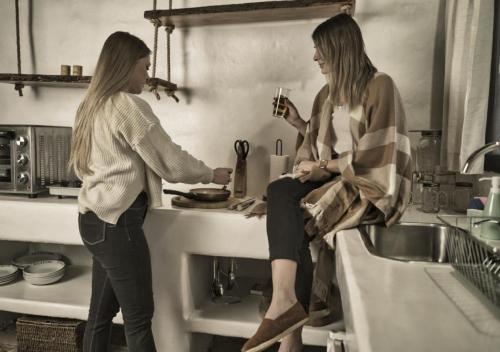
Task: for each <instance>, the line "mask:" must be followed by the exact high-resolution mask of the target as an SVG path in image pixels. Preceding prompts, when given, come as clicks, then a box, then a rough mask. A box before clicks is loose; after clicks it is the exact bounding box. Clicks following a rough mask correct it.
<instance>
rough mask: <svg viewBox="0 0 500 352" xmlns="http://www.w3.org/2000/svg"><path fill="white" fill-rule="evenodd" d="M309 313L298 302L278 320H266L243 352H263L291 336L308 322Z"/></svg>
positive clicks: (246, 344)
mask: <svg viewBox="0 0 500 352" xmlns="http://www.w3.org/2000/svg"><path fill="white" fill-rule="evenodd" d="M308 319H309V318H308V316H307V313H306V312H305V311H304V308H302V305H301V304H300V303H299V302H296V303H295V304H294V305H293V306H292V307H290V309H288V310H287V311H286V312H285V313H283V314H281V315H280V316H279V317H277V318H276V319H274V320H273V319H264V320H262V323H260V325H259V328H258V329H257V332H256V333H255V335H253V336H252V337H251V338H250V340H248V341H247V342H246V343H245V345H244V346H243V348H242V349H241V351H242V352H257V351H262V350H264V349H266V348H268V347H269V346H271V345H272V344H274V343H275V342H277V341H279V340H281V339H282V338H283V337H285V336H287V335H289V334H291V333H292V332H293V331H294V330H296V329H298V328H300V327H301V326H302V325H304V324H305V323H306V322H307V320H308Z"/></svg>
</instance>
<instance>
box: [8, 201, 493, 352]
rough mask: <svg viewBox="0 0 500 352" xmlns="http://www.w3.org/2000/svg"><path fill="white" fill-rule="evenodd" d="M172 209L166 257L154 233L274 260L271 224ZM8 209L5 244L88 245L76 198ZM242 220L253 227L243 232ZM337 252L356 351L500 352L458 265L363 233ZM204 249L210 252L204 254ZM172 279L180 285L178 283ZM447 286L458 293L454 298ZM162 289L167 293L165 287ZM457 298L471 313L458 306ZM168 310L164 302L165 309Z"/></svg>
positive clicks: (341, 238)
mask: <svg viewBox="0 0 500 352" xmlns="http://www.w3.org/2000/svg"><path fill="white" fill-rule="evenodd" d="M164 204H165V206H164V207H162V208H159V209H155V210H153V211H152V214H154V215H155V216H151V217H149V220H148V221H147V223H146V225H145V227H146V233H149V236H148V239H149V240H153V238H154V240H155V241H157V242H158V248H162V249H161V250H160V249H158V251H160V252H162V251H164V249H163V248H170V247H171V246H172V245H173V243H172V242H171V241H170V240H169V239H168V237H169V236H167V237H163V236H162V237H157V236H158V234H156V233H154V232H158V230H159V229H161V231H162V233H165V234H175V236H176V237H179V241H182V248H183V251H185V252H187V253H200V254H207V255H219V256H224V255H232V256H242V257H251V258H262V259H264V258H266V256H267V241H266V236H265V221H264V220H263V219H260V220H257V219H250V220H244V218H243V217H242V214H241V213H235V212H231V211H227V210H198V209H196V210H193V209H180V208H172V207H171V206H170V205H169V204H170V202H169V199H168V197H166V196H165V199H164ZM0 210H1V211H0V224H2V226H0V238H1V239H2V240H13V241H29V242H48V243H63V244H77V245H81V244H82V243H81V240H80V236H79V234H78V226H77V221H76V218H77V204H76V200H75V199H71V198H66V199H58V198H55V197H41V198H38V199H29V198H23V197H19V196H16V197H14V196H0ZM158 215H159V216H158ZM241 220H244V223H245V224H246V225H245V226H243V227H242V226H241V224H242V221H241ZM402 220H403V221H414V222H439V221H438V220H437V219H436V217H435V214H424V213H421V212H418V211H416V210H415V208H410V209H409V210H408V212H407V213H406V214H405V216H404V218H403V219H402ZM200 227H201V228H203V229H204V230H206V231H209V232H210V233H212V232H214V231H215V232H217V233H218V234H219V235H218V236H217V238H219V239H220V240H221V241H223V242H224V243H225V245H224V246H223V247H224V248H221V246H220V242H219V241H217V242H218V244H217V243H215V242H213V241H212V242H210V241H209V242H210V243H206V241H204V242H203V243H201V242H200V240H201V237H200V236H199V234H198V233H199V229H200ZM195 229H198V230H197V231H195ZM234 229H238V231H236V232H234ZM211 230H214V231H211ZM181 232H182V233H181ZM231 232H233V233H231ZM163 242H165V243H163ZM179 243H180V242H179ZM337 246H338V247H337V248H338V250H337V251H336V255H337V259H338V267H337V273H338V276H339V281H340V286H341V291H342V293H343V297H346V298H347V299H345V300H344V302H343V303H344V305H345V307H346V308H348V310H347V314H346V317H345V321H346V327H347V328H348V331H347V335H346V339H347V342H348V343H347V345H348V347H349V348H350V349H349V351H354V350H359V351H363V352H365V351H366V352H370V351H384V352H386V351H388V352H390V351H394V352H396V351H398V352H399V351H464V352H465V351H467V352H468V351H474V350H481V351H498V350H500V337H499V336H498V335H500V328H498V329H497V330H496V331H498V333H495V332H493V335H495V336H491V335H492V334H491V333H490V334H489V335H488V334H485V333H483V332H481V331H480V330H484V328H485V329H486V330H488V329H490V330H491V329H496V328H497V326H499V324H500V323H499V322H500V319H498V317H497V318H496V319H495V318H493V319H492V318H491V317H490V316H488V314H490V315H491V313H488V312H489V311H488V310H486V311H485V310H484V304H483V303H482V302H481V301H480V300H479V299H478V298H477V297H476V296H474V295H470V293H469V292H470V291H469V290H468V289H466V288H465V287H464V285H463V283H462V282H460V280H459V279H457V278H456V275H454V274H453V273H452V271H453V269H452V268H451V266H449V265H441V264H425V263H404V262H397V261H392V260H387V259H384V258H380V257H376V256H373V255H371V254H370V253H369V252H368V251H367V249H366V248H365V246H364V244H363V242H362V239H361V237H360V234H359V232H358V231H357V230H348V231H342V232H340V233H339V234H338V237H337ZM200 247H202V248H203V252H200V251H199V248H200ZM171 250H172V251H174V250H175V249H174V248H171ZM156 251H157V249H156V248H155V247H153V248H152V252H153V257H155V258H159V259H158V260H159V261H160V262H158V263H154V264H156V265H155V266H158V267H165V266H168V265H167V264H168V263H163V262H161V260H165V258H170V257H171V255H165V253H164V252H162V253H160V252H159V253H156V255H155V252H156ZM160 259H161V260H160ZM174 276H177V275H174ZM172 280H173V281H176V282H179V278H178V277H173V278H172ZM172 280H170V279H169V282H170V281H172ZM450 280H451V283H450ZM162 285H163V283H162ZM169 285H170V284H169ZM169 285H167V286H169ZM447 285H448V286H447ZM447 287H448V289H449V288H450V287H451V289H452V291H453V292H452V293H451V294H450V292H448V291H447V290H448V289H447ZM161 290H166V288H163V286H162V289H161ZM183 291H185V290H183ZM457 293H458V299H459V300H462V301H460V302H462V303H463V306H465V307H466V308H467V309H460V304H458V305H457ZM450 297H451V298H450ZM454 300H455V301H454ZM460 302H459V303H460ZM179 303H180V302H179ZM161 304H162V303H161V302H159V307H158V308H159V310H161V308H162V307H161ZM463 306H462V308H463ZM471 312H472V313H473V314H474V313H477V312H481V315H480V316H479V317H480V318H481V319H482V321H483V322H484V321H486V322H487V324H486V327H485V326H484V323H482V324H483V325H481V323H477V322H476V321H474V319H471V318H470V316H467V314H468V313H471ZM476 318H477V315H476ZM488 319H490V320H488ZM349 329H352V330H353V332H354V335H353V334H352V333H350V332H349Z"/></svg>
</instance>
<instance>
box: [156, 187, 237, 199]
mask: <svg viewBox="0 0 500 352" xmlns="http://www.w3.org/2000/svg"><path fill="white" fill-rule="evenodd" d="M163 193H165V194H175V195H177V196H183V197H186V198H188V199H192V200H199V201H202V202H221V201H223V200H226V199H228V198H229V196H230V195H231V191H230V190H227V189H225V188H193V189H190V190H189V192H180V191H175V190H173V189H164V190H163Z"/></svg>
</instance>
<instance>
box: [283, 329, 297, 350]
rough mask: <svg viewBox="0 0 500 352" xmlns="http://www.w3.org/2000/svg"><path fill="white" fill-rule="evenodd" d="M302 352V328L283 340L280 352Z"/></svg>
mask: <svg viewBox="0 0 500 352" xmlns="http://www.w3.org/2000/svg"><path fill="white" fill-rule="evenodd" d="M301 351H302V328H299V329H297V330H295V331H294V332H292V333H291V334H290V335H288V336H286V337H285V338H283V340H282V341H281V344H280V348H279V350H278V352H301Z"/></svg>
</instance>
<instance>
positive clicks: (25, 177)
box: [17, 172, 30, 185]
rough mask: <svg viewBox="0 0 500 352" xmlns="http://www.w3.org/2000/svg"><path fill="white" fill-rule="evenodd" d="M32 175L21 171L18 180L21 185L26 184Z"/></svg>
mask: <svg viewBox="0 0 500 352" xmlns="http://www.w3.org/2000/svg"><path fill="white" fill-rule="evenodd" d="M29 179H30V177H29V175H28V174H27V173H26V172H21V173H20V174H19V176H17V182H19V184H21V185H25V184H27V183H28V181H29Z"/></svg>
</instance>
